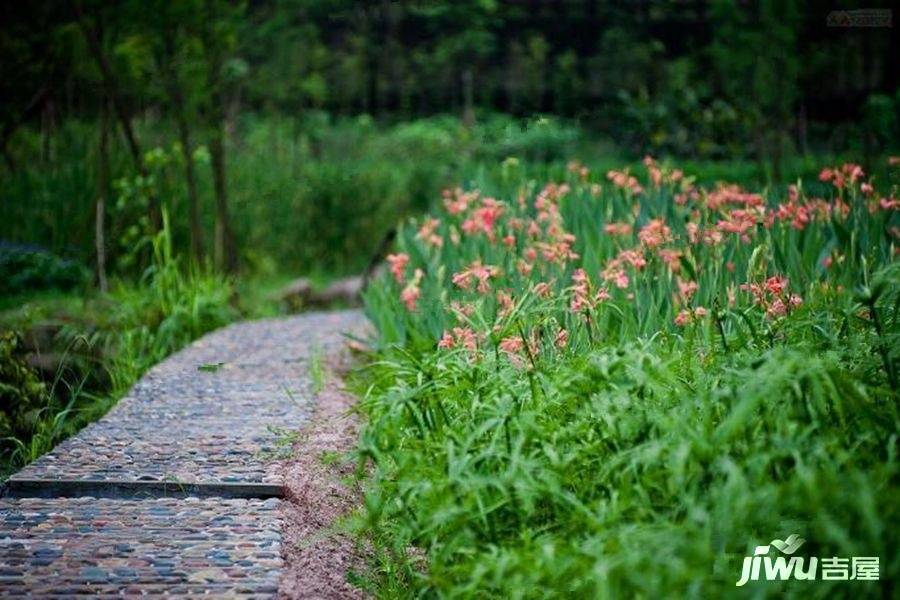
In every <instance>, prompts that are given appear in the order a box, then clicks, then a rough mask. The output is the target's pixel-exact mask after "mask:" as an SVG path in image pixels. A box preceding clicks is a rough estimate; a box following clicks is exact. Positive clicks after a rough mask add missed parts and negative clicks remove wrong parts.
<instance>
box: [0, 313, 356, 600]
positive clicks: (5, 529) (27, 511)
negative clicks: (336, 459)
mask: <svg viewBox="0 0 900 600" xmlns="http://www.w3.org/2000/svg"><path fill="white" fill-rule="evenodd" d="M364 323H365V321H364V318H363V317H362V315H361V313H359V312H357V311H343V312H333V313H310V314H305V315H300V316H296V317H290V318H284V319H271V320H263V321H253V322H246V323H239V324H235V325H231V326H229V327H226V328H224V329H221V330H219V331H216V332H214V333H211V334H209V335H207V336H206V337H204V338H202V339H200V340H198V341H197V342H195V343H194V344H192V345H191V346H189V347H187V348H185V349H184V350H182V351H181V352H179V353H177V354H175V355H173V356H171V357H169V358H168V359H167V360H165V361H164V362H162V363H160V364H159V365H157V366H156V367H154V368H153V369H152V370H151V371H150V372H148V373H147V374H146V375H145V376H144V377H143V378H142V379H141V381H140V382H138V383H137V384H136V385H135V386H134V388H133V389H132V390H131V392H130V393H129V394H128V395H127V396H126V397H125V398H123V399H122V400H121V401H120V402H119V403H118V404H117V405H116V407H115V408H113V409H112V410H111V411H110V412H109V413H108V414H107V415H106V416H105V417H104V418H103V419H101V420H100V421H98V422H96V423H93V424H92V425H90V426H88V427H86V428H85V429H84V430H82V431H81V432H80V433H79V434H78V435H76V436H75V437H73V438H70V439H69V440H66V441H65V442H63V443H62V444H60V445H59V446H58V447H57V448H56V449H55V450H53V452H51V453H49V454H47V455H45V456H43V457H41V458H40V459H39V460H37V461H36V462H34V463H32V464H31V465H29V466H28V467H26V468H25V469H23V470H22V471H20V472H19V473H17V474H16V475H14V476H13V477H12V478H10V480H9V481H8V482H7V485H6V486H5V489H4V497H3V498H0V596H2V597H7V596H16V595H30V596H51V597H65V596H73V595H79V594H85V593H93V594H102V595H105V594H109V595H112V594H116V595H129V596H130V595H139V594H154V593H169V594H185V595H201V594H206V595H212V596H215V597H223V596H224V597H233V596H249V597H269V596H272V595H274V594H275V593H276V592H277V591H278V582H279V578H280V577H281V570H282V566H283V555H282V550H281V535H282V523H281V521H280V512H279V510H278V508H279V505H280V503H281V502H282V501H281V500H280V497H281V495H282V490H283V483H284V481H283V478H284V465H283V461H282V460H281V459H283V458H285V457H286V456H287V454H288V453H289V450H290V440H291V437H290V435H289V434H290V432H291V431H293V430H296V429H298V428H299V427H301V426H302V425H303V423H304V422H305V421H307V420H308V419H309V416H310V414H311V413H312V411H313V410H314V409H315V402H314V398H315V396H316V394H315V388H316V386H317V385H318V384H319V382H318V381H317V373H318V372H319V370H320V369H321V365H322V363H323V362H324V361H326V360H329V359H330V358H331V357H333V356H335V355H336V354H339V353H340V352H341V349H342V348H343V347H344V343H345V341H346V340H345V338H344V336H343V335H342V334H343V333H345V332H350V333H360V332H361V331H362V329H363V327H364Z"/></svg>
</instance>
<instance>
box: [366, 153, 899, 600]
mask: <svg viewBox="0 0 900 600" xmlns="http://www.w3.org/2000/svg"><path fill="white" fill-rule="evenodd" d="M645 170H646V177H643V176H642V177H641V178H640V179H639V178H638V177H637V176H636V175H635V174H632V173H630V172H628V171H627V170H626V171H615V170H613V171H610V172H608V173H607V174H606V177H605V178H599V177H597V176H596V175H594V174H593V173H592V172H591V171H590V170H589V169H588V168H587V167H584V166H583V165H581V164H578V163H572V164H571V165H570V167H569V169H568V172H567V173H566V175H565V176H564V177H562V178H560V179H559V180H557V181H555V182H552V183H548V184H546V185H543V186H538V185H537V184H536V182H535V181H533V180H522V181H521V182H520V185H519V186H518V188H517V190H516V191H515V192H514V193H512V194H510V195H509V196H506V197H500V198H495V197H489V196H486V195H484V194H482V193H480V192H479V191H478V190H476V189H468V190H463V189H456V190H450V191H447V192H445V194H444V210H443V211H442V212H441V213H440V214H439V215H436V216H434V217H427V218H424V219H422V220H420V221H418V222H410V223H408V224H406V225H404V227H403V228H402V231H401V233H400V235H399V242H398V243H399V249H398V252H397V253H396V254H393V255H391V256H389V257H388V261H389V264H390V269H389V271H390V273H389V274H387V275H386V276H385V277H384V279H383V280H381V281H380V282H378V284H377V285H374V286H372V287H371V288H370V289H369V291H368V292H367V297H366V306H367V311H368V314H369V316H370V318H371V319H372V322H373V323H374V325H375V327H376V334H375V343H376V347H377V355H376V358H375V360H374V361H373V363H372V365H371V367H370V368H369V370H368V373H367V376H366V377H365V378H364V380H363V381H364V382H365V383H366V384H367V388H366V392H365V394H364V398H363V401H362V403H361V409H362V410H363V412H364V413H365V415H366V417H367V419H368V421H367V425H366V427H365V429H364V431H363V432H362V434H361V437H360V443H359V452H360V455H361V458H362V459H364V460H366V461H369V462H370V463H371V464H372V469H371V470H369V471H367V473H368V479H367V488H366V494H365V509H364V511H363V515H362V517H363V518H362V519H361V527H362V531H363V532H364V533H365V534H366V535H367V537H368V538H369V540H370V541H371V543H372V544H373V548H374V549H375V553H374V556H375V558H374V571H373V572H374V580H373V582H372V584H373V586H374V589H375V590H376V591H377V592H378V594H379V595H381V596H383V597H396V596H420V595H424V596H432V595H437V596H446V597H511V598H518V597H536V598H537V597H541V598H542V597H578V598H596V597H600V598H610V597H612V598H616V597H646V598H663V597H691V598H714V597H722V596H723V595H725V594H734V593H738V594H740V595H746V596H754V597H760V596H770V595H772V596H774V595H788V596H791V597H807V596H813V597H828V596H833V595H836V594H837V595H861V596H869V597H879V596H887V595H890V593H891V592H890V590H891V585H892V580H893V579H895V578H896V577H897V575H898V573H900V554H898V548H900V544H898V541H900V540H898V534H897V531H898V524H900V518H898V517H900V514H898V513H900V507H898V504H897V502H896V498H897V496H898V492H900V488H898V483H900V466H898V463H897V453H898V447H897V432H898V426H900V415H898V404H897V401H898V388H897V377H898V373H897V367H898V364H897V358H898V356H897V355H898V350H900V345H898V343H897V341H898V334H900V311H898V307H900V268H898V265H897V263H896V262H895V256H896V254H897V238H898V235H900V228H898V226H900V218H898V215H897V209H898V207H900V200H897V188H896V185H894V186H893V187H892V188H890V189H881V190H879V189H877V188H876V186H875V185H874V182H873V181H872V180H871V179H869V178H866V176H865V174H864V173H863V172H862V169H861V168H859V167H858V166H856V165H852V164H846V165H843V166H842V167H837V168H834V169H825V170H823V171H822V172H821V174H820V177H819V180H818V181H813V182H803V183H799V182H798V183H797V184H796V185H792V186H790V187H789V188H788V189H787V190H784V191H781V190H771V191H770V192H768V193H765V194H760V193H755V192H752V191H748V190H745V189H742V188H740V187H738V186H737V185H730V184H725V183H721V184H718V185H716V186H714V187H709V188H706V187H701V186H698V185H696V184H695V182H694V181H693V179H692V178H691V177H688V176H686V175H685V174H684V173H683V172H681V171H680V170H677V169H674V168H671V167H669V166H667V165H661V164H658V163H657V162H655V161H653V160H652V159H649V158H648V159H647V160H646V161H645ZM895 176H896V175H895ZM792 533H796V534H798V535H800V536H801V537H803V538H804V539H805V540H807V541H806V543H805V545H804V546H803V547H802V549H801V550H800V551H798V552H799V554H800V555H805V556H816V557H834V556H837V557H852V556H877V557H879V560H880V580H878V581H823V580H821V579H822V577H821V575H820V576H819V577H818V578H817V579H818V580H817V581H815V582H809V581H794V580H789V581H784V582H782V581H751V582H750V583H748V584H747V585H746V586H745V587H736V586H735V583H736V582H737V581H738V579H739V577H740V575H741V568H742V560H743V557H744V556H748V555H753V553H754V549H755V548H756V546H758V545H765V544H768V543H769V542H770V541H771V540H773V539H784V538H786V537H788V536H789V535H790V534H792ZM763 579H765V577H763Z"/></svg>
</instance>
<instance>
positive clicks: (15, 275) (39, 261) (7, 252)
mask: <svg viewBox="0 0 900 600" xmlns="http://www.w3.org/2000/svg"><path fill="white" fill-rule="evenodd" d="M89 280H90V273H89V272H88V270H87V269H86V268H85V267H84V266H82V265H80V264H78V263H77V262H75V261H72V260H65V259H62V258H60V257H58V256H56V255H54V254H51V253H50V252H47V251H45V250H41V249H39V248H30V247H27V246H15V245H0V295H6V294H9V295H11V294H21V293H23V292H34V291H43V290H61V291H68V290H73V289H76V288H80V287H82V286H84V285H85V284H86V283H87V282H88V281H89Z"/></svg>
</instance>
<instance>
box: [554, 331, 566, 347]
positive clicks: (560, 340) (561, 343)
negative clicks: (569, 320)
mask: <svg viewBox="0 0 900 600" xmlns="http://www.w3.org/2000/svg"><path fill="white" fill-rule="evenodd" d="M553 345H554V346H556V347H557V348H559V349H560V350H562V349H563V348H565V347H566V346H568V345H569V332H568V331H566V330H565V329H560V330H559V333H557V334H556V339H555V340H553Z"/></svg>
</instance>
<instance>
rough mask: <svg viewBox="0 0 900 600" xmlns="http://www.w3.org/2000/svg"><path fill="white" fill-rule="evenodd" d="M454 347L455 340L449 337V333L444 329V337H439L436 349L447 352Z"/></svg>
mask: <svg viewBox="0 0 900 600" xmlns="http://www.w3.org/2000/svg"><path fill="white" fill-rule="evenodd" d="M455 345H456V340H454V339H453V336H452V335H450V332H449V331H447V330H446V329H445V330H444V335H442V336H441V339H440V341H439V342H438V348H440V349H441V350H449V349H451V348H453V347H454V346H455Z"/></svg>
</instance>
